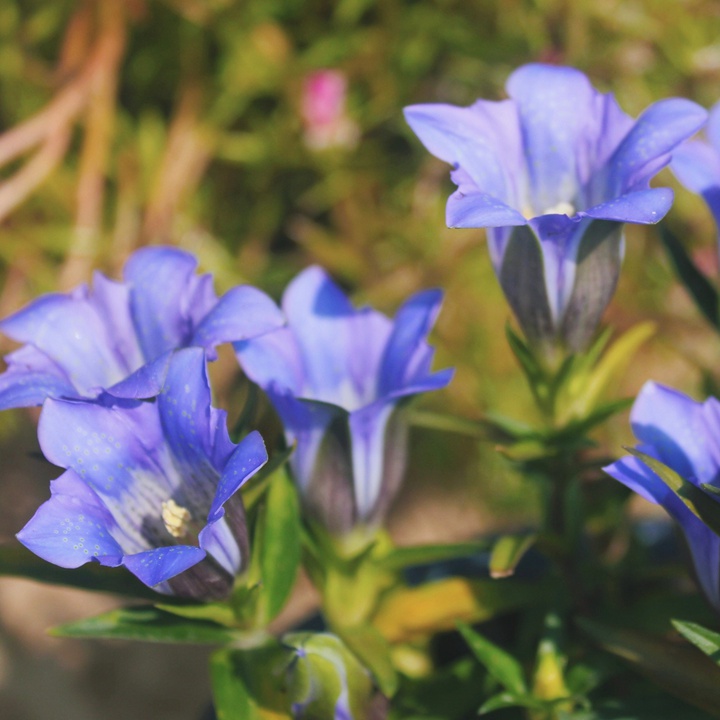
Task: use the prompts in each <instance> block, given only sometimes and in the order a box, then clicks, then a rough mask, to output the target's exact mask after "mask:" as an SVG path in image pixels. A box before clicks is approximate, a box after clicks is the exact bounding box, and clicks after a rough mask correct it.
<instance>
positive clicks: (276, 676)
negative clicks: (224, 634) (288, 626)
mask: <svg viewBox="0 0 720 720" xmlns="http://www.w3.org/2000/svg"><path fill="white" fill-rule="evenodd" d="M293 658H294V653H293V652H292V651H291V650H288V649H287V648H285V647H282V646H281V645H280V644H279V643H278V642H277V640H275V639H271V640H268V641H267V643H266V644H264V645H262V646H258V647H254V648H249V649H244V650H234V649H229V648H223V649H221V650H218V651H217V652H215V653H214V654H213V655H212V657H211V659H210V675H211V680H212V689H213V699H214V704H215V712H216V713H217V716H218V720H265V719H266V718H268V717H272V718H276V719H277V720H281V718H288V720H289V718H290V704H291V701H290V697H289V695H288V688H287V686H286V675H287V670H288V668H289V667H290V664H291V662H292V661H293Z"/></svg>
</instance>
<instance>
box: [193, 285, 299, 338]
mask: <svg viewBox="0 0 720 720" xmlns="http://www.w3.org/2000/svg"><path fill="white" fill-rule="evenodd" d="M284 324H285V316H284V315H283V313H282V312H281V311H280V308H278V306H277V305H276V304H275V303H274V302H273V301H272V300H271V299H270V298H269V297H268V296H267V295H266V294H265V293H264V292H262V291H260V290H258V289H257V288H254V287H251V286H249V285H241V286H238V287H234V288H232V289H231V290H229V291H228V292H226V293H225V295H223V296H222V297H221V298H220V300H219V301H218V302H217V304H216V305H215V307H213V309H212V310H210V312H209V313H208V314H207V315H206V316H205V317H204V318H203V319H202V320H201V321H200V324H199V325H198V327H197V328H196V329H195V333H194V335H193V338H192V342H191V344H193V345H199V346H200V347H204V348H206V349H211V348H214V347H215V346H216V345H219V344H220V343H225V342H237V341H241V340H247V339H248V338H253V337H257V336H259V335H264V334H265V333H268V332H271V331H272V330H277V329H278V328H280V327H282V326H283V325H284Z"/></svg>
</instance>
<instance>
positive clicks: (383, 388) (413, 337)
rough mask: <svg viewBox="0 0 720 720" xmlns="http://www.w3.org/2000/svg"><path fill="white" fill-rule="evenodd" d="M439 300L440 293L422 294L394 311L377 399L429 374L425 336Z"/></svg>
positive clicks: (436, 291) (438, 307)
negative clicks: (393, 320) (395, 312)
mask: <svg viewBox="0 0 720 720" xmlns="http://www.w3.org/2000/svg"><path fill="white" fill-rule="evenodd" d="M442 297H443V295H442V291H441V290H426V291H424V292H420V293H417V294H416V295H414V296H413V297H411V298H410V299H409V300H407V301H406V302H405V303H404V304H403V306H402V307H401V308H400V309H399V310H398V312H397V314H396V315H395V322H394V326H393V331H392V334H391V336H390V338H389V340H388V342H387V345H386V346H385V352H384V354H383V360H382V365H381V369H380V380H379V383H378V394H379V396H383V395H387V394H389V393H392V392H394V391H395V390H398V389H401V388H402V387H404V386H405V385H409V384H413V383H414V382H415V381H416V380H417V379H419V378H423V377H425V376H426V375H428V374H429V372H430V365H431V363H432V358H433V349H432V348H431V347H430V345H429V344H428V342H427V336H428V334H429V332H430V330H431V328H432V326H433V324H434V323H435V318H436V317H437V315H438V313H439V312H440V304H441V303H442Z"/></svg>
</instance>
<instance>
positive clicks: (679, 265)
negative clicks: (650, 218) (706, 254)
mask: <svg viewBox="0 0 720 720" xmlns="http://www.w3.org/2000/svg"><path fill="white" fill-rule="evenodd" d="M660 239H661V240H662V243H663V245H664V246H665V250H666V251H667V253H668V255H669V256H670V260H671V261H672V264H673V266H674V268H675V272H676V273H677V276H678V278H679V279H680V282H682V284H683V285H684V286H685V287H686V288H687V291H688V292H689V293H690V295H691V297H692V299H693V300H694V301H695V304H696V305H697V306H698V308H699V309H700V312H702V314H703V315H704V316H705V319H706V320H707V321H708V322H709V323H710V324H711V325H712V326H713V327H715V328H716V329H720V316H719V315H718V292H717V290H716V289H715V287H714V286H713V284H712V283H711V282H710V280H708V279H707V278H706V277H705V275H703V274H702V273H701V272H700V270H698V268H697V266H696V265H695V263H694V262H693V261H692V260H691V259H690V255H689V254H688V252H687V250H685V248H684V246H683V244H682V243H681V242H680V240H679V239H678V238H677V237H676V236H675V235H674V234H673V233H672V232H670V230H668V229H667V227H666V226H665V225H664V224H663V225H661V226H660Z"/></svg>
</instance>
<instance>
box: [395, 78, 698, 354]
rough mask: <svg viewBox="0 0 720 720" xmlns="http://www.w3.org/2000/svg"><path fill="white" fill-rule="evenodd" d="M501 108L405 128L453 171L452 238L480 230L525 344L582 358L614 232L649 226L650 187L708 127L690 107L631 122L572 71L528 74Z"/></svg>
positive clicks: (412, 110)
mask: <svg viewBox="0 0 720 720" xmlns="http://www.w3.org/2000/svg"><path fill="white" fill-rule="evenodd" d="M507 92H508V95H509V96H510V99H508V100H503V101H500V102H490V101H487V100H478V101H477V102H475V103H474V104H473V105H471V106H470V107H456V106H454V105H442V104H434V105H413V106H411V107H408V108H406V110H405V116H406V118H407V121H408V123H409V124H410V127H411V128H412V129H413V130H414V131H415V133H416V134H417V135H418V137H419V138H420V140H421V141H422V143H423V144H424V145H425V147H426V148H427V149H428V150H429V151H430V152H431V153H433V155H435V156H437V157H438V158H440V159H441V160H445V161H446V162H449V163H452V164H453V166H454V170H453V171H452V174H451V175H452V179H453V182H454V183H455V184H456V185H457V186H458V189H457V191H456V192H455V193H453V195H452V196H451V197H450V199H449V200H448V204H447V223H448V225H449V226H450V227H461V228H475V227H486V228H489V233H488V245H489V248H490V256H491V259H492V262H493V265H494V267H495V272H496V274H497V276H498V278H499V280H500V284H501V285H502V288H503V291H504V292H505V295H506V296H507V298H508V301H509V303H510V305H511V306H512V309H513V311H514V313H515V315H516V316H517V318H518V321H519V322H520V325H521V326H522V328H523V331H524V333H525V335H526V336H527V338H528V340H530V341H531V342H532V343H533V344H536V345H538V346H541V347H542V348H543V349H545V350H551V348H552V347H554V346H556V345H558V344H562V345H564V346H566V347H567V348H568V349H570V350H572V351H577V350H582V349H583V348H584V347H585V346H586V344H587V343H588V341H589V339H590V338H591V337H592V335H593V333H594V332H595V329H596V327H597V324H598V322H599V320H600V317H601V315H602V313H603V311H604V309H605V307H606V305H607V303H608V302H609V300H610V298H611V296H612V294H613V292H614V289H615V285H616V283H617V278H618V274H619V270H620V264H621V260H622V255H623V237H622V224H623V223H626V222H631V223H656V222H658V220H660V219H661V218H662V217H663V216H664V215H665V213H666V212H667V211H668V209H669V208H670V205H671V203H672V191H671V190H669V189H667V188H656V189H651V188H650V187H649V181H650V179H651V178H652V177H653V176H654V175H655V174H656V173H657V172H658V171H659V170H660V169H661V168H662V167H663V166H665V165H666V164H667V163H668V162H669V161H670V155H669V153H670V151H671V150H672V149H673V148H674V147H675V146H676V145H677V144H678V143H680V142H681V141H682V140H684V139H686V138H687V137H689V136H690V135H692V134H693V133H694V132H695V131H696V130H698V128H700V127H701V126H702V124H703V122H704V121H705V118H706V113H705V111H704V110H703V109H702V108H701V107H699V106H698V105H696V104H695V103H692V102H690V101H688V100H683V99H669V100H662V101H660V102H657V103H655V104H654V105H652V106H650V107H649V108H648V109H647V110H645V112H644V113H643V114H642V115H641V116H640V117H639V118H638V119H637V120H633V119H632V118H631V117H630V116H628V115H626V114H625V113H624V112H623V111H622V110H621V109H620V107H619V106H618V104H617V102H616V101H615V99H614V98H613V96H612V95H610V94H607V95H604V94H601V93H599V92H597V91H596V90H595V89H594V88H593V87H592V85H591V84H590V82H589V81H588V79H587V77H586V76H585V75H584V74H583V73H581V72H579V71H578V70H575V69H573V68H567V67H552V66H549V65H539V64H532V65H526V66H524V67H522V68H519V69H518V70H516V71H515V72H514V73H513V74H512V75H511V76H510V78H509V80H508V82H507Z"/></svg>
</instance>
